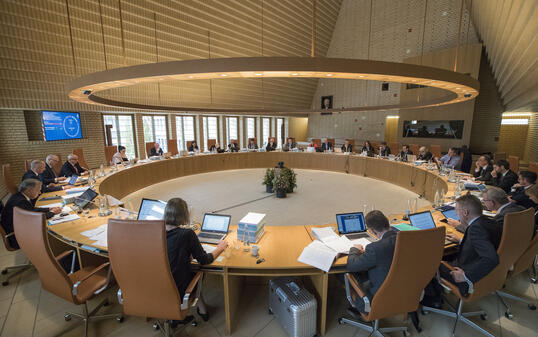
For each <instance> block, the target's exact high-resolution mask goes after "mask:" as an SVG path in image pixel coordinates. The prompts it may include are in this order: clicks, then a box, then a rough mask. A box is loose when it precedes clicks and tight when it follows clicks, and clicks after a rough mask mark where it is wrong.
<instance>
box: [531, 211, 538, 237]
mask: <svg viewBox="0 0 538 337" xmlns="http://www.w3.org/2000/svg"><path fill="white" fill-rule="evenodd" d="M534 209H535V210H536V212H534V234H533V236H532V237H534V235H536V231H538V207H535V208H534Z"/></svg>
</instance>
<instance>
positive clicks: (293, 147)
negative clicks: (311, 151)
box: [282, 138, 297, 151]
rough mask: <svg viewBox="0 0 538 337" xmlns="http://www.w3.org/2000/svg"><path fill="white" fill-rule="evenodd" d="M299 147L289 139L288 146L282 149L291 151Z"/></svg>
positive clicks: (285, 145)
mask: <svg viewBox="0 0 538 337" xmlns="http://www.w3.org/2000/svg"><path fill="white" fill-rule="evenodd" d="M296 147H297V144H296V143H294V142H293V139H292V138H288V140H287V141H286V144H284V146H283V147H282V151H291V150H293V149H295V148H296Z"/></svg>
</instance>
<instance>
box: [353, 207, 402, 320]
mask: <svg viewBox="0 0 538 337" xmlns="http://www.w3.org/2000/svg"><path fill="white" fill-rule="evenodd" d="M365 222H366V226H367V227H368V230H369V231H370V232H371V233H372V234H373V235H374V236H376V237H377V238H378V240H377V241H375V242H372V243H370V244H369V245H368V246H366V248H364V247H363V246H362V245H355V246H354V247H352V248H351V249H350V250H349V256H348V258H347V266H346V269H347V270H348V271H350V272H352V273H355V274H354V276H355V278H356V279H357V281H358V282H359V284H361V288H362V290H363V291H364V292H365V293H366V296H367V297H368V301H369V302H370V303H371V302H372V299H373V298H374V296H375V293H376V292H377V290H378V289H379V287H381V284H383V282H384V281H385V278H386V277H387V274H388V273H389V270H390V266H391V265H392V257H393V255H394V247H395V245H396V232H395V231H393V230H391V229H390V225H389V220H388V219H387V217H386V216H385V215H384V214H383V213H382V212H381V211H377V210H375V211H371V212H370V213H368V214H367V215H366V217H365ZM368 280H369V281H370V282H369V283H368V282H366V281H368ZM355 308H356V309H357V310H358V311H359V312H364V313H366V311H365V300H364V299H363V298H357V299H356V300H355Z"/></svg>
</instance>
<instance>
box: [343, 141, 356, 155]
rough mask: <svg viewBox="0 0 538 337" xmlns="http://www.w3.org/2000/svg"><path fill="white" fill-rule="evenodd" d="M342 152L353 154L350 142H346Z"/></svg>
mask: <svg viewBox="0 0 538 337" xmlns="http://www.w3.org/2000/svg"><path fill="white" fill-rule="evenodd" d="M342 152H349V153H351V152H353V145H351V144H349V140H347V139H346V140H345V141H344V145H342Z"/></svg>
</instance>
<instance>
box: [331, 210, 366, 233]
mask: <svg viewBox="0 0 538 337" xmlns="http://www.w3.org/2000/svg"><path fill="white" fill-rule="evenodd" d="M336 223H337V224H338V231H339V232H340V234H348V233H357V232H364V231H365V230H366V225H365V224H364V215H363V214H362V212H356V213H345V214H336Z"/></svg>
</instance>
